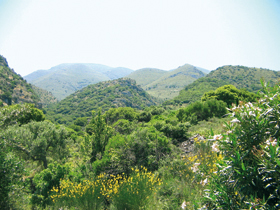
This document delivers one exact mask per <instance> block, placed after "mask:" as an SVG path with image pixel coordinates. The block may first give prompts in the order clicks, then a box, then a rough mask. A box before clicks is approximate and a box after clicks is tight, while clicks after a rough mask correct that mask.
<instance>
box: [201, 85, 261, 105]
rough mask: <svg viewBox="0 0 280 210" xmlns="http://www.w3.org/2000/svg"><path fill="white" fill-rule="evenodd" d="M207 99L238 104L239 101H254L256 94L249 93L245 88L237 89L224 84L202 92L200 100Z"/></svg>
mask: <svg viewBox="0 0 280 210" xmlns="http://www.w3.org/2000/svg"><path fill="white" fill-rule="evenodd" d="M209 99H216V100H221V101H224V102H226V103H227V105H228V106H232V104H235V105H238V104H239V101H242V102H255V101H256V99H257V95H256V94H254V93H250V92H248V91H246V90H245V89H242V90H238V89H237V88H236V87H234V86H233V85H224V86H222V87H219V88H217V89H216V90H215V91H209V92H206V93H204V95H203V96H202V98H201V100H202V101H207V100H209Z"/></svg>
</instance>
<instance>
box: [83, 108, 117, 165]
mask: <svg viewBox="0 0 280 210" xmlns="http://www.w3.org/2000/svg"><path fill="white" fill-rule="evenodd" d="M92 113H93V115H94V113H95V112H92ZM86 132H87V133H88V134H90V135H91V155H90V162H91V163H92V162H94V161H95V160H96V158H97V155H100V158H101V157H102V155H103V153H104V151H105V147H106V145H107V143H108V141H109V139H110V137H111V136H112V135H113V129H112V127H110V126H108V125H107V124H106V122H105V116H104V115H101V110H99V111H98V114H97V116H95V117H93V118H92V120H91V121H90V123H89V125H88V126H87V127H86Z"/></svg>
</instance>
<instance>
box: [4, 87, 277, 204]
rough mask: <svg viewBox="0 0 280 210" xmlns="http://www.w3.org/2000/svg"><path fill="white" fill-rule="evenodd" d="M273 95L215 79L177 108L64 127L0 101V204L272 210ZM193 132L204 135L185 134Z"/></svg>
mask: <svg viewBox="0 0 280 210" xmlns="http://www.w3.org/2000/svg"><path fill="white" fill-rule="evenodd" d="M220 90H222V91H220ZM240 92H241V93H242V94H238V93H240ZM226 94H228V95H232V96H233V98H232V100H231V99H230V101H229V100H228V99H229V97H222V96H223V95H226ZM234 97H235V98H234ZM279 101H280V96H279V87H278V86H275V87H274V88H271V89H269V88H267V87H265V86H263V89H262V92H261V93H259V95H258V96H257V95H255V94H251V93H248V92H246V91H245V90H238V89H236V88H234V87H231V86H224V87H222V88H220V89H219V90H218V89H217V90H216V91H213V92H211V93H205V97H203V98H202V101H198V102H195V103H193V104H190V105H189V106H186V107H184V108H180V109H178V110H172V109H168V108H166V107H160V106H151V107H148V108H145V109H144V110H136V109H133V108H131V107H119V108H111V109H108V110H107V111H105V112H102V111H101V110H99V111H96V112H91V116H83V117H77V118H76V119H75V120H74V121H72V122H71V123H69V127H65V126H62V125H55V124H53V123H52V122H50V121H47V120H45V116H44V113H43V112H42V111H40V110H38V109H36V108H35V107H34V106H32V105H28V104H24V105H15V106H8V107H2V108H1V109H0V119H1V122H2V124H1V127H0V144H1V151H0V170H1V173H0V185H1V188H0V204H1V207H3V208H4V209H44V208H45V209H59V208H63V209H179V208H182V209H250V208H251V209H254V208H256V209H277V208H279V207H278V204H279V194H278V189H279V184H278V183H279V177H280V170H279V166H280V160H279V158H280V156H279V154H278V153H279V144H278V138H279V135H280V134H279V123H280V122H279V117H280V116H279V115H280V110H279ZM230 102H233V103H231V104H230ZM3 122H4V123H3ZM222 124H224V125H225V127H223V126H222ZM204 126H205V127H204ZM201 127H204V129H207V130H203V131H202V130H201ZM196 131H202V132H200V134H203V135H205V137H206V138H198V137H194V138H192V139H193V140H189V138H190V137H191V135H192V134H194V133H197V132H196ZM214 134H216V135H214ZM191 141H192V142H191ZM182 142H184V144H190V145H192V146H193V149H192V150H191V152H188V153H186V152H183V151H182V150H181V149H180V148H179V147H178V146H179V145H181V143H182Z"/></svg>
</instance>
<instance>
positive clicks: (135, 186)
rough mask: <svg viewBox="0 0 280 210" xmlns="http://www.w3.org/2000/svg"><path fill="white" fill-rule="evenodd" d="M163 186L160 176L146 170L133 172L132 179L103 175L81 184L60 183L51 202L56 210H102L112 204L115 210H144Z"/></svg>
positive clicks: (53, 191) (53, 189)
mask: <svg viewBox="0 0 280 210" xmlns="http://www.w3.org/2000/svg"><path fill="white" fill-rule="evenodd" d="M161 184H162V182H161V180H160V179H159V178H158V176H157V175H155V174H152V173H151V172H148V171H147V169H146V168H143V167H141V169H140V170H139V169H137V168H132V174H131V176H129V177H127V176H125V175H124V174H122V175H117V176H114V175H110V176H107V175H106V174H100V175H99V176H97V177H96V179H93V180H84V181H82V182H80V183H78V182H73V181H70V180H69V179H66V180H65V179H64V180H61V182H60V184H59V186H54V187H53V188H52V190H51V191H52V195H51V199H52V201H53V202H54V203H55V205H56V206H57V207H63V206H68V207H75V208H76V209H97V210H98V209H101V207H102V206H105V205H106V203H108V202H109V203H111V208H112V209H143V207H144V206H145V205H146V201H147V200H148V199H149V197H150V196H151V194H152V193H153V192H156V187H157V186H160V185H161Z"/></svg>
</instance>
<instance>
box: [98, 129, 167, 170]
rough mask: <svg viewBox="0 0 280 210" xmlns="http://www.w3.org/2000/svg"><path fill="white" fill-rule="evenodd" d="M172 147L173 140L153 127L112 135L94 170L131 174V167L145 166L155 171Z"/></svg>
mask: <svg viewBox="0 0 280 210" xmlns="http://www.w3.org/2000/svg"><path fill="white" fill-rule="evenodd" d="M172 149H173V146H172V144H171V141H169V139H168V138H167V137H166V136H164V135H163V133H161V132H159V131H157V130H156V129H155V128H153V127H151V128H141V127H140V128H138V129H136V131H134V132H133V133H131V134H130V135H129V136H121V135H116V136H114V137H112V138H111V139H110V140H109V142H108V145H107V146H106V149H105V152H104V156H103V157H102V159H101V160H97V161H95V162H94V164H93V170H94V171H95V172H96V173H97V174H100V173H101V172H107V173H110V174H120V173H123V172H124V173H125V174H129V173H130V169H131V167H135V166H138V167H140V166H144V167H146V168H147V169H148V170H149V171H155V170H157V169H158V166H159V164H160V161H161V159H162V158H163V157H164V156H165V155H168V154H170V153H171V151H172Z"/></svg>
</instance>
